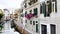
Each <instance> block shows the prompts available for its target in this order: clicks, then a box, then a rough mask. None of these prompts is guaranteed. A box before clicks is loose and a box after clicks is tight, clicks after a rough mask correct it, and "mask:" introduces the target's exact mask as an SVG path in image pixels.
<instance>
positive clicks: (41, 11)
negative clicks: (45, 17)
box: [40, 5, 43, 14]
mask: <svg viewBox="0 0 60 34" xmlns="http://www.w3.org/2000/svg"><path fill="white" fill-rule="evenodd" d="M42 13H43V10H42V5H40V14H42Z"/></svg>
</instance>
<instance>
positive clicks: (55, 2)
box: [55, 0, 57, 12]
mask: <svg viewBox="0 0 60 34" xmlns="http://www.w3.org/2000/svg"><path fill="white" fill-rule="evenodd" d="M55 12H57V0H55Z"/></svg>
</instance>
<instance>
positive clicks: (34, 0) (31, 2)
mask: <svg viewBox="0 0 60 34" xmlns="http://www.w3.org/2000/svg"><path fill="white" fill-rule="evenodd" d="M37 1H38V0H30V2H29V5H32V4H34V3H36V2H37Z"/></svg>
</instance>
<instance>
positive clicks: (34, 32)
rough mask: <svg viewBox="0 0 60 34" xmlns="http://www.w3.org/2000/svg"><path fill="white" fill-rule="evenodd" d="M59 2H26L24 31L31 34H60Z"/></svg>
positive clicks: (36, 0)
mask: <svg viewBox="0 0 60 34" xmlns="http://www.w3.org/2000/svg"><path fill="white" fill-rule="evenodd" d="M59 6H60V5H59V0H24V2H23V4H22V8H23V13H25V16H24V21H23V23H24V25H25V26H24V29H25V30H27V31H28V32H30V33H31V34H60V32H59V30H60V23H59V21H60V20H59V18H60V15H59V14H60V10H59V9H60V8H59Z"/></svg>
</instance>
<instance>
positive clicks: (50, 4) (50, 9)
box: [50, 0, 52, 13]
mask: <svg viewBox="0 0 60 34" xmlns="http://www.w3.org/2000/svg"><path fill="white" fill-rule="evenodd" d="M51 12H52V2H51V0H50V13H51Z"/></svg>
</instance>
